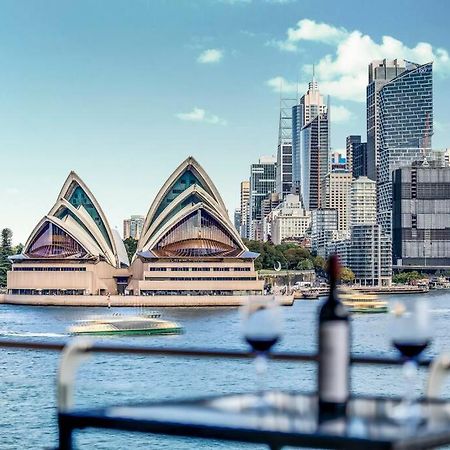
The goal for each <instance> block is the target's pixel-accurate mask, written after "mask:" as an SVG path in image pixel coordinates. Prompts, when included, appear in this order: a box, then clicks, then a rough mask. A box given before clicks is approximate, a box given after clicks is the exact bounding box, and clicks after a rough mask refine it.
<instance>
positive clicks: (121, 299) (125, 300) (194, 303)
mask: <svg viewBox="0 0 450 450" xmlns="http://www.w3.org/2000/svg"><path fill="white" fill-rule="evenodd" d="M247 298H248V297H247V296H244V295H242V296H231V295H230V296H212V295H210V296H206V295H205V296H193V295H180V296H178V295H177V296H170V295H167V296H156V295H155V296H137V295H127V296H123V295H111V297H110V298H109V302H108V297H106V296H104V295H66V296H63V295H8V294H0V303H7V304H13V305H32V306H101V307H105V306H108V303H109V304H110V306H112V307H116V306H129V307H133V306H134V307H136V306H151V307H167V306H168V307H170V306H172V307H188V306H189V307H197V308H199V307H213V306H222V307H223V306H240V305H242V304H243V303H244V302H245V301H246V300H247ZM276 298H277V300H278V301H279V302H280V304H282V305H283V306H292V304H293V302H294V298H293V297H292V295H283V296H281V295H280V296H278V295H277V296H276Z"/></svg>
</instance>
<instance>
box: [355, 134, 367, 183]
mask: <svg viewBox="0 0 450 450" xmlns="http://www.w3.org/2000/svg"><path fill="white" fill-rule="evenodd" d="M352 158H353V162H352V174H353V178H358V177H366V176H367V142H361V143H360V144H355V145H354V146H353V157H352Z"/></svg>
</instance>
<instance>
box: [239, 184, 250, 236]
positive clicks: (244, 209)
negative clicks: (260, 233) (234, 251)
mask: <svg viewBox="0 0 450 450" xmlns="http://www.w3.org/2000/svg"><path fill="white" fill-rule="evenodd" d="M249 199H250V181H248V180H244V181H241V229H240V235H241V237H243V238H246V239H247V238H248V236H249V230H248V223H249V203H248V202H249Z"/></svg>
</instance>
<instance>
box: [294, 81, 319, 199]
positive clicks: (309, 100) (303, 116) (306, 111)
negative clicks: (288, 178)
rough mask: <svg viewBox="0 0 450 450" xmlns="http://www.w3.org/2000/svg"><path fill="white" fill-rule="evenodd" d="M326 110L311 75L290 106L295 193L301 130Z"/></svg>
mask: <svg viewBox="0 0 450 450" xmlns="http://www.w3.org/2000/svg"><path fill="white" fill-rule="evenodd" d="M326 111H327V106H326V104H325V103H324V100H323V96H322V95H321V94H320V92H319V87H318V85H317V81H316V80H315V79H314V77H313V79H312V81H311V82H310V83H309V86H308V91H307V92H306V94H305V95H303V96H302V97H301V98H300V100H299V102H298V104H297V105H295V106H294V107H293V108H292V184H293V192H295V193H299V192H300V184H301V148H302V143H301V131H302V129H303V127H304V126H305V125H307V124H308V123H310V122H311V121H312V120H313V119H315V118H316V117H317V116H319V115H321V114H324V113H326Z"/></svg>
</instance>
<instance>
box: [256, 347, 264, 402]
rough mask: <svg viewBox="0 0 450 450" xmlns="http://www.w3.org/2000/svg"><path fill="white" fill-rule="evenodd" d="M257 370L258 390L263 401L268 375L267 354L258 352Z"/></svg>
mask: <svg viewBox="0 0 450 450" xmlns="http://www.w3.org/2000/svg"><path fill="white" fill-rule="evenodd" d="M255 369H256V378H257V389H258V394H259V396H260V397H261V399H262V398H263V396H264V389H265V375H266V373H267V355H266V353H265V352H258V353H257V354H256V358H255Z"/></svg>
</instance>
